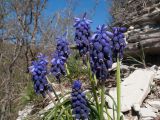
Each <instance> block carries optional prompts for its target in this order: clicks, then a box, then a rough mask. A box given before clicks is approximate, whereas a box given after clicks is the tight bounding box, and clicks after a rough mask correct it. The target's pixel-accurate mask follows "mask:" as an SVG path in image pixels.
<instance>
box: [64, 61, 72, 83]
mask: <svg viewBox="0 0 160 120" xmlns="http://www.w3.org/2000/svg"><path fill="white" fill-rule="evenodd" d="M65 68H66V71H67V77H68V78H69V80H70V83H71V85H72V82H73V81H72V78H71V75H70V72H69V69H68V65H67V64H66V63H65Z"/></svg>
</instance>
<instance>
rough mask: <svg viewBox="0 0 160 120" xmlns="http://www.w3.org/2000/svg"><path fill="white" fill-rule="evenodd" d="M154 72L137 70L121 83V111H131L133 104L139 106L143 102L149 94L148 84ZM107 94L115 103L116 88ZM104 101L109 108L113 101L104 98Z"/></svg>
mask: <svg viewBox="0 0 160 120" xmlns="http://www.w3.org/2000/svg"><path fill="white" fill-rule="evenodd" d="M153 77H154V72H153V71H151V70H145V69H138V70H135V71H134V72H133V73H132V74H130V75H129V77H127V78H125V80H124V81H123V82H122V83H121V111H122V112H126V111H128V110H131V107H132V106H133V105H135V104H139V105H141V104H142V102H143V100H144V99H145V98H146V96H147V95H148V93H149V92H150V83H151V82H152V81H153ZM109 94H110V95H111V96H112V97H113V98H114V100H115V101H116V99H117V98H116V96H117V95H116V88H113V89H110V91H109ZM106 101H107V102H108V105H109V107H110V108H112V106H113V101H112V99H110V98H109V97H106Z"/></svg>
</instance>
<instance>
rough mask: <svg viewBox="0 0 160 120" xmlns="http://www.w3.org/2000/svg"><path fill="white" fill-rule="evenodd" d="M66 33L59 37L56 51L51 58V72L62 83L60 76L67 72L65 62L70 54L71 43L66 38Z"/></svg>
mask: <svg viewBox="0 0 160 120" xmlns="http://www.w3.org/2000/svg"><path fill="white" fill-rule="evenodd" d="M66 34H67V33H64V35H63V36H62V37H58V38H57V47H56V51H55V53H54V54H53V58H52V60H51V69H50V71H51V73H52V74H53V76H55V77H56V79H57V80H58V82H59V83H60V77H61V76H62V75H65V74H66V69H65V63H66V62H67V59H68V57H69V55H70V49H69V43H68V41H67V40H66Z"/></svg>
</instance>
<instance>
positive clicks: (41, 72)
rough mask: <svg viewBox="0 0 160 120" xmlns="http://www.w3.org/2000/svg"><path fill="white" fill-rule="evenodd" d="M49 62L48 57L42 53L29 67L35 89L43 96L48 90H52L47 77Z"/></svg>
mask: <svg viewBox="0 0 160 120" xmlns="http://www.w3.org/2000/svg"><path fill="white" fill-rule="evenodd" d="M47 64H48V61H47V57H46V56H44V55H43V54H41V53H40V54H39V55H38V56H37V60H36V61H34V62H32V66H30V67H29V70H30V72H31V73H32V80H33V82H34V90H35V92H36V93H37V94H42V95H43V96H45V95H46V91H51V90H52V88H51V86H50V85H49V84H48V81H47V79H46V75H47Z"/></svg>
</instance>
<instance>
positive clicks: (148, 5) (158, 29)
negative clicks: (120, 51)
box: [113, 0, 160, 55]
mask: <svg viewBox="0 0 160 120" xmlns="http://www.w3.org/2000/svg"><path fill="white" fill-rule="evenodd" d="M125 5H126V6H127V7H125V9H124V7H120V8H118V9H119V10H118V11H119V12H116V11H115V13H114V10H113V13H114V14H113V16H114V18H115V22H114V25H117V26H118V25H121V24H123V25H124V26H127V27H128V28H130V29H129V30H128V32H127V35H126V37H127V42H128V45H127V48H126V54H132V55H134V53H137V52H141V48H140V47H141V46H143V48H144V50H145V52H146V53H150V54H160V52H159V51H160V22H158V21H160V1H159V0H157V1H156V0H146V1H142V0H129V1H127V2H126V3H125V2H124V6H125ZM123 9H124V10H123ZM116 10H117V9H116ZM121 14H123V16H124V18H123V20H120V19H122V15H121Z"/></svg>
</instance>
